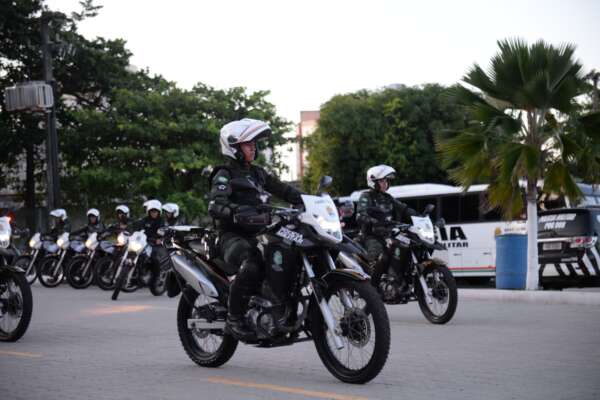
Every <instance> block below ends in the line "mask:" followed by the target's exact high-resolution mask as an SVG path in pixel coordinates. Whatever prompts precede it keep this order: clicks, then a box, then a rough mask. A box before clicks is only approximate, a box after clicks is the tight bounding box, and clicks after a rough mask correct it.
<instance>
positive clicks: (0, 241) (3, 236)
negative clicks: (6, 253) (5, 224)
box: [0, 232, 10, 249]
mask: <svg viewBox="0 0 600 400" xmlns="http://www.w3.org/2000/svg"><path fill="white" fill-rule="evenodd" d="M9 244H10V235H9V234H8V233H7V232H1V233H0V247H2V248H4V249H5V248H7V247H8V245H9Z"/></svg>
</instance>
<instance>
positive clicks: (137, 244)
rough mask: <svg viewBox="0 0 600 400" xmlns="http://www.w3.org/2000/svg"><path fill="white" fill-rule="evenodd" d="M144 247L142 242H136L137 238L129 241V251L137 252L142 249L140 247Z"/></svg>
mask: <svg viewBox="0 0 600 400" xmlns="http://www.w3.org/2000/svg"><path fill="white" fill-rule="evenodd" d="M143 248H144V244H143V243H141V242H138V241H137V240H132V241H130V242H129V248H128V250H129V251H133V252H135V253H139V252H140V251H142V249H143Z"/></svg>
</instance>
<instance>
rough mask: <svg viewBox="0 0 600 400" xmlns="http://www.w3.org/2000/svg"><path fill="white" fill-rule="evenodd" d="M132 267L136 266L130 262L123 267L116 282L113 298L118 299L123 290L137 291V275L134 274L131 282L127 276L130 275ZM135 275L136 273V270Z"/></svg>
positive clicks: (127, 291)
mask: <svg viewBox="0 0 600 400" xmlns="http://www.w3.org/2000/svg"><path fill="white" fill-rule="evenodd" d="M131 268H134V266H133V265H129V264H124V265H123V267H122V268H121V273H120V274H119V276H117V279H116V282H115V290H114V291H113V294H112V297H111V299H113V300H117V298H118V297H119V293H120V292H121V290H122V291H124V292H125V293H131V292H135V291H136V290H137V284H136V283H135V281H136V278H135V276H132V277H131V279H129V282H127V276H128V275H129V271H131ZM133 275H135V272H134V274H133Z"/></svg>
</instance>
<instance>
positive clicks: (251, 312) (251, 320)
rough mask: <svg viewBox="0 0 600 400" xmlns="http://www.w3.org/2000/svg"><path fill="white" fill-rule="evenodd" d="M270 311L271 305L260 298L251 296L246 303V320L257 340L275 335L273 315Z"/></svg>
mask: <svg viewBox="0 0 600 400" xmlns="http://www.w3.org/2000/svg"><path fill="white" fill-rule="evenodd" d="M272 309H273V304H272V303H271V302H270V301H269V300H266V299H263V298H262V297H258V296H252V297H251V298H250V301H249V302H248V312H246V319H247V321H248V324H249V325H250V326H251V327H252V329H253V330H254V331H255V332H256V336H257V337H258V338H259V339H266V338H269V337H272V336H274V335H275V334H276V333H277V328H276V327H275V321H274V319H273V314H272V313H271V311H272Z"/></svg>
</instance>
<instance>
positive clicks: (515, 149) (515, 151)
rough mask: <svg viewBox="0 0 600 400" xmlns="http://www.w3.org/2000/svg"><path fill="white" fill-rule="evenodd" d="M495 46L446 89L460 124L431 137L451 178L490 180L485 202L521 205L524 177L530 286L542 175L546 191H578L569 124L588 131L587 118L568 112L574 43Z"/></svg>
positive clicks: (580, 83) (575, 89)
mask: <svg viewBox="0 0 600 400" xmlns="http://www.w3.org/2000/svg"><path fill="white" fill-rule="evenodd" d="M498 46H499V48H500V51H499V52H498V53H497V54H496V55H495V56H494V57H493V58H492V60H491V63H490V67H489V69H488V70H487V71H484V70H483V69H482V68H481V67H480V66H479V65H477V64H475V65H474V66H473V67H471V69H470V70H469V71H468V72H467V74H466V75H465V77H464V78H463V81H464V83H465V84H466V85H458V86H457V87H456V88H455V89H454V90H453V92H452V95H453V96H454V97H455V99H456V100H457V101H458V102H459V103H460V104H462V105H463V106H465V108H466V112H467V115H468V118H469V120H468V121H467V128H466V129H464V130H462V131H461V132H456V133H455V134H454V135H453V136H451V137H448V136H445V137H441V136H440V137H439V138H438V143H437V144H438V150H439V151H440V152H441V155H442V161H443V164H444V165H445V166H446V168H448V169H449V170H450V176H451V178H452V179H453V180H455V181H456V182H457V183H459V184H461V185H463V186H464V187H465V188H468V187H469V186H470V185H472V184H474V183H477V182H489V183H490V186H489V199H488V201H489V203H490V206H493V207H500V208H501V209H502V210H503V212H504V215H505V217H506V218H509V217H512V216H515V215H517V214H518V213H520V212H521V211H522V209H523V207H524V204H523V196H522V194H521V189H520V187H522V186H523V184H524V186H525V198H526V202H527V232H528V235H529V237H528V251H527V265H528V267H527V272H528V273H527V289H530V290H531V289H537V287H538V251H537V201H536V200H537V198H538V185H539V184H540V183H541V182H543V187H542V191H543V192H546V193H561V194H564V195H567V196H569V197H570V198H575V199H576V198H578V197H579V196H580V195H581V192H580V190H579V188H578V186H577V184H576V182H575V179H574V177H573V176H572V174H571V172H570V171H571V168H572V166H573V164H574V163H576V162H577V157H578V155H579V154H580V153H581V151H582V150H584V149H582V148H581V146H579V145H578V143H577V142H576V140H575V139H574V134H573V130H572V129H570V128H571V127H573V126H575V127H586V129H585V131H586V132H589V129H588V128H589V127H590V119H589V118H588V119H587V120H585V122H586V123H585V124H583V123H575V122H578V121H575V118H574V117H570V116H571V115H573V113H574V112H576V111H577V110H578V109H579V107H578V103H577V101H576V98H577V97H578V96H579V95H581V94H583V93H584V92H585V84H584V79H583V75H582V72H581V70H582V66H581V64H580V63H579V62H578V61H577V60H575V59H574V52H575V46H573V45H570V44H565V45H561V46H559V47H554V46H552V45H550V44H548V43H546V42H544V41H542V40H540V41H538V42H536V43H534V44H533V45H528V44H527V43H526V42H525V41H523V40H521V39H507V40H502V41H499V42H498ZM467 85H468V86H467ZM597 120H598V119H597V118H596V116H594V118H592V119H591V121H592V122H596V121H597ZM592 125H593V124H592ZM582 131H584V129H578V133H581V132H582Z"/></svg>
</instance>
